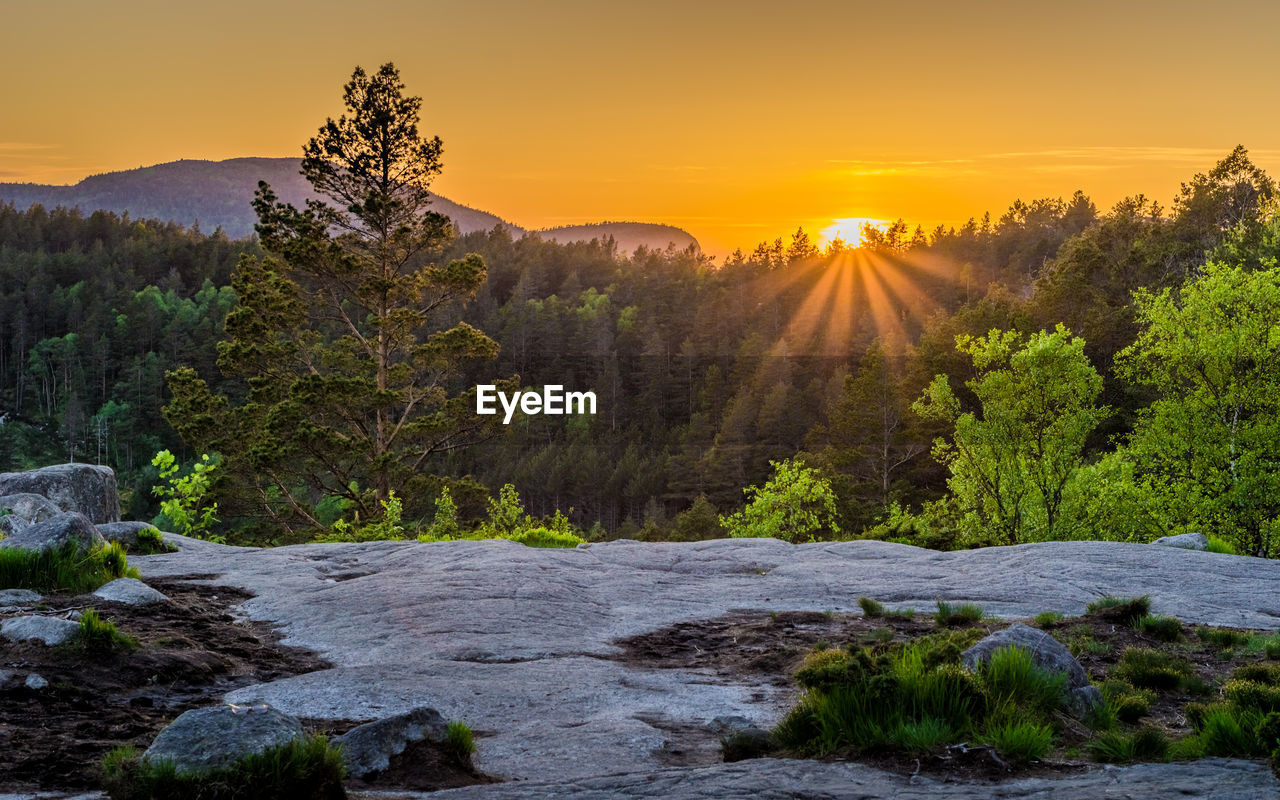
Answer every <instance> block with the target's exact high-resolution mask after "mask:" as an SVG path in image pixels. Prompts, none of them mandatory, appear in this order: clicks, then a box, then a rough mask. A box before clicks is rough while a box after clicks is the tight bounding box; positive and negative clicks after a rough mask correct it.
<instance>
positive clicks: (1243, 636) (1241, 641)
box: [1196, 625, 1249, 650]
mask: <svg viewBox="0 0 1280 800" xmlns="http://www.w3.org/2000/svg"><path fill="white" fill-rule="evenodd" d="M1196 636H1198V637H1199V638H1200V641H1202V642H1204V643H1205V644H1207V645H1209V646H1210V647H1212V648H1214V649H1215V650H1229V649H1231V648H1234V647H1244V646H1246V645H1248V644H1249V634H1247V633H1241V632H1240V631H1233V630H1231V629H1230V628H1210V627H1209V626H1207V625H1200V626H1197V627H1196Z"/></svg>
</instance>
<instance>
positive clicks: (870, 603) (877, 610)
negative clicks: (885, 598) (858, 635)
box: [858, 597, 884, 617]
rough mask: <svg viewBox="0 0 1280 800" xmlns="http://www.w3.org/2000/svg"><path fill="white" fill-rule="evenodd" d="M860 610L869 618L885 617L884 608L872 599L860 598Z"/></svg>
mask: <svg viewBox="0 0 1280 800" xmlns="http://www.w3.org/2000/svg"><path fill="white" fill-rule="evenodd" d="M858 608H861V609H862V613H863V615H865V616H868V617H883V616H884V606H882V605H880V604H879V603H877V602H876V601H875V600H872V599H871V598H870V597H859V598H858Z"/></svg>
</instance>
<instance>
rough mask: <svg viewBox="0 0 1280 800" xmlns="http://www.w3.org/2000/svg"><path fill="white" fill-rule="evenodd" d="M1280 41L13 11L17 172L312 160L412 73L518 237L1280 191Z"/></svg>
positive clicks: (717, 5)
mask: <svg viewBox="0 0 1280 800" xmlns="http://www.w3.org/2000/svg"><path fill="white" fill-rule="evenodd" d="M1113 6H1119V8H1116V7H1113ZM1277 31H1280V3H1276V2H1274V1H1273V0H1267V1H1265V2H1250V3H1240V2H1229V1H1223V0H1219V1H1218V2H1214V3H1201V2H1194V3H1191V2H1186V3H1184V2H1170V1H1169V0H1166V2H1152V3H1147V2H1126V3H1112V2H1106V3H1094V2H1075V3H1071V4H1064V3H1052V4H1050V3H1027V2H1017V3H1000V2H984V3H956V2H925V3H911V2H895V3H888V2H880V3H874V4H872V3H857V2H847V1H846V2H804V1H803V0H789V1H788V2H771V3H759V2H751V1H750V0H739V1H738V2H699V1H698V0H692V1H690V0H681V2H665V0H647V1H646V2H643V3H641V2H635V3H627V4H622V3H606V2H603V0H598V1H597V2H556V0H538V2H532V0H529V1H528V2H491V1H486V0H469V2H421V1H420V2H399V3H393V2H383V3H378V2H363V3H359V4H357V3H348V4H338V3H327V2H275V1H273V0H255V2H240V0H224V1H223V2H219V3H209V4H199V5H196V4H187V3H173V2H129V1H128V0H122V2H116V3H101V2H86V1H84V0H61V1H60V2H56V3H37V2H17V1H15V0H0V70H2V72H0V74H3V75H4V81H3V84H2V86H3V88H0V181H14V180H26V181H38V182H47V183H74V182H75V181H77V180H79V179H80V178H83V177H84V176H85V175H88V174H91V173H95V172H104V171H109V170H116V169H128V168H132V167H137V166H142V165H146V164H154V163H158V162H163V161H171V160H174V159H178V158H208V159H221V158H231V157H236V156H246V155H262V156H281V155H297V154H298V153H299V151H300V148H301V145H302V143H303V142H304V141H305V140H306V139H307V138H308V137H309V136H311V135H312V134H313V133H314V132H315V130H316V128H317V127H319V125H320V124H321V123H322V122H323V121H324V118H325V117H326V116H329V115H336V114H338V113H339V112H340V111H341V86H342V84H343V83H344V82H345V81H346V80H347V79H348V78H349V76H350V73H351V69H352V68H353V67H354V66H355V65H356V64H361V65H363V66H365V67H366V68H368V69H373V68H376V67H377V66H378V65H379V64H381V63H383V62H385V61H388V60H390V61H394V62H395V63H396V64H397V66H399V67H400V70H401V74H402V76H403V78H404V80H405V82H406V84H407V85H408V89H409V91H410V92H412V93H413V94H418V95H422V96H423V97H424V98H425V104H424V115H423V117H424V118H423V125H422V129H423V131H424V132H426V133H434V134H438V135H440V136H441V138H443V139H444V142H445V171H444V174H443V176H442V177H441V178H440V179H439V180H438V181H437V182H436V184H435V187H434V188H435V189H436V190H437V191H439V192H440V193H441V194H444V195H446V196H448V197H450V198H452V199H454V200H457V201H459V202H462V203H466V204H468V205H472V206H475V207H477V208H482V209H484V210H487V211H491V212H493V213H496V214H498V215H500V216H502V217H504V218H506V219H509V220H511V221H513V222H516V223H518V224H520V225H524V226H526V227H541V226H549V225H561V224H567V223H572V222H584V221H598V220H602V219H611V220H622V219H627V220H643V221H650V222H669V223H671V224H675V225H679V226H681V227H683V228H685V229H687V230H688V231H690V232H691V233H693V234H694V235H695V236H697V237H698V239H699V240H700V241H701V242H702V243H703V246H704V247H705V248H707V249H708V250H709V251H710V252H713V253H717V254H723V253H725V252H726V251H728V250H730V249H732V248H733V247H735V246H742V247H743V248H744V249H749V248H750V247H752V246H754V244H755V243H756V242H758V241H760V240H762V239H765V238H773V237H775V236H779V235H785V234H787V233H789V232H790V231H791V230H794V229H795V227H796V226H797V225H804V226H805V227H806V229H808V230H810V231H813V232H817V231H818V230H820V229H822V228H825V227H827V226H828V225H830V224H831V221H832V220H833V219H835V218H845V217H871V218H888V217H898V216H901V217H905V218H907V219H908V220H910V221H913V222H914V221H922V222H925V223H926V224H936V223H937V222H959V221H962V220H964V219H965V218H967V217H969V216H971V215H981V213H982V212H983V211H985V210H991V211H992V212H993V213H995V214H999V213H1000V212H1001V211H1002V210H1003V209H1005V208H1006V207H1007V206H1008V204H1009V202H1010V201H1012V200H1013V199H1014V198H1015V197H1022V198H1023V199H1027V200H1030V199H1032V198H1034V197H1041V196H1055V197H1056V196H1060V195H1070V193H1071V192H1072V191H1073V190H1075V189H1076V188H1081V189H1083V190H1085V191H1086V192H1087V193H1089V194H1090V195H1091V196H1092V197H1093V198H1094V199H1095V201H1097V202H1098V204H1099V205H1100V206H1102V207H1104V208H1105V207H1107V206H1110V205H1111V204H1112V203H1113V202H1115V201H1116V200H1118V199H1119V198H1120V197H1122V196H1124V195H1127V194H1134V193H1138V192H1144V193H1146V194H1147V195H1149V196H1154V197H1156V198H1158V199H1159V200H1161V202H1164V203H1166V204H1167V203H1168V202H1169V201H1170V200H1171V199H1172V196H1173V194H1174V193H1175V192H1176V190H1177V187H1178V183H1179V182H1180V181H1181V180H1184V179H1186V178H1188V177H1189V176H1190V175H1191V174H1192V173H1194V172H1198V171H1204V170H1206V169H1208V168H1209V167H1211V166H1212V164H1213V163H1214V161H1216V160H1217V159H1218V158H1220V157H1222V156H1223V155H1225V154H1226V153H1227V152H1229V151H1230V149H1231V148H1232V147H1233V146H1234V145H1235V144H1237V143H1242V144H1244V145H1245V146H1246V147H1248V148H1249V149H1250V151H1251V153H1252V154H1253V156H1254V159H1255V161H1257V162H1258V163H1259V164H1260V165H1262V166H1263V167H1264V168H1267V169H1268V170H1269V171H1270V172H1271V173H1272V174H1273V175H1280V102H1278V101H1280V90H1278V89H1277V85H1278V80H1280V48H1277V47H1276V46H1275V41H1276V32H1277Z"/></svg>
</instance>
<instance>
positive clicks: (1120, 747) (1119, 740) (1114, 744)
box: [1089, 726, 1169, 764]
mask: <svg viewBox="0 0 1280 800" xmlns="http://www.w3.org/2000/svg"><path fill="white" fill-rule="evenodd" d="M1168 755H1169V737H1167V736H1165V734H1164V732H1163V731H1161V730H1160V729H1159V728H1153V727H1150V726H1146V727H1142V728H1139V729H1138V730H1136V731H1134V732H1133V733H1124V732H1122V731H1103V732H1102V733H1099V734H1098V735H1097V737H1095V738H1094V739H1093V741H1091V742H1089V756H1090V757H1091V758H1092V759H1093V760H1094V761H1100V762H1102V763H1104V764H1127V763H1129V762H1130V761H1163V760H1164V759H1165V758H1167V757H1168Z"/></svg>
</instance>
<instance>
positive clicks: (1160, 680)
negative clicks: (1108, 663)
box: [1111, 647, 1194, 692]
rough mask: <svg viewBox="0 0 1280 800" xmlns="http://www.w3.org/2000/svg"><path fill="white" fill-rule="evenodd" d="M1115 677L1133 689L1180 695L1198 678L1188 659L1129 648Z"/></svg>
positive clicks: (1145, 649)
mask: <svg viewBox="0 0 1280 800" xmlns="http://www.w3.org/2000/svg"><path fill="white" fill-rule="evenodd" d="M1111 674H1112V675H1113V676H1114V677H1116V678H1119V679H1120V680H1123V681H1127V682H1128V683H1129V684H1130V685H1131V686H1135V687H1137V688H1139V689H1153V690H1155V691H1157V692H1173V691H1177V690H1178V689H1179V688H1181V687H1182V686H1183V685H1184V683H1186V682H1187V681H1188V680H1189V679H1190V678H1191V677H1192V676H1193V675H1194V673H1193V671H1192V669H1191V664H1189V663H1188V662H1187V661H1186V659H1182V658H1174V657H1173V656H1170V655H1167V654H1165V653H1161V652H1160V651H1158V650H1150V649H1147V648H1140V647H1129V648H1126V649H1125V651H1124V653H1122V654H1121V655H1120V662H1119V663H1118V664H1116V667H1115V669H1114V670H1113V671H1112V673H1111Z"/></svg>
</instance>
